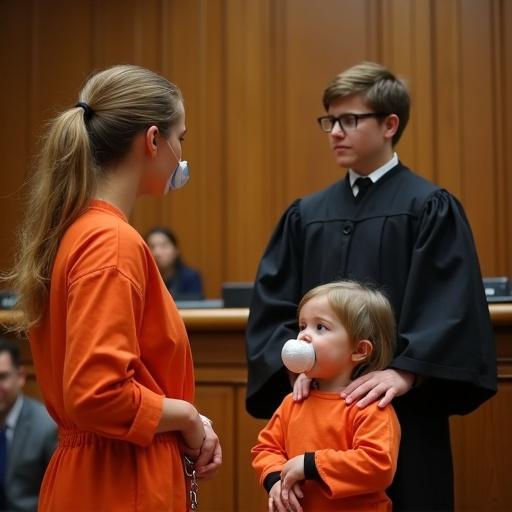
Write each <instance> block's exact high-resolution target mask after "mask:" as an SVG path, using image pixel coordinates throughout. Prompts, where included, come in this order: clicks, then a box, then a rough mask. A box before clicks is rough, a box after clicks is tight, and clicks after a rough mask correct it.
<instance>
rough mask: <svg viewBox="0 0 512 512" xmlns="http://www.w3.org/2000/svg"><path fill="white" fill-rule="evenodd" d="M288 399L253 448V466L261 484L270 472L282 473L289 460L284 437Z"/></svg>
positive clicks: (261, 433) (271, 419) (262, 431)
mask: <svg viewBox="0 0 512 512" xmlns="http://www.w3.org/2000/svg"><path fill="white" fill-rule="evenodd" d="M287 400H288V397H287V398H285V399H284V401H283V403H282V404H281V405H280V406H279V407H278V409H277V410H276V412H275V413H274V414H273V416H272V418H270V421H269V422H268V423H267V425H266V426H265V427H264V428H263V430H261V432H260V434H259V436H258V441H257V443H256V445H255V446H254V447H253V448H252V450H251V455H252V467H253V468H254V469H255V470H256V473H257V475H258V478H259V482H260V484H261V485H263V483H264V482H265V478H267V476H268V475H269V474H270V473H273V472H275V471H278V472H279V473H280V472H281V470H282V469H283V466H284V465H285V464H286V462H287V461H288V455H287V453H286V447H285V438H284V433H285V432H286V427H285V424H284V423H285V417H286V413H285V411H286V403H287Z"/></svg>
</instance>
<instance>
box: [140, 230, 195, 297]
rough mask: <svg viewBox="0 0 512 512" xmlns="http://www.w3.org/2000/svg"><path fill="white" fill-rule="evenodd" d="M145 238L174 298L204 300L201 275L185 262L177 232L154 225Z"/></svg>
mask: <svg viewBox="0 0 512 512" xmlns="http://www.w3.org/2000/svg"><path fill="white" fill-rule="evenodd" d="M145 238H146V242H147V244H148V245H149V248H150V249H151V252H152V253H153V257H154V258H155V261H156V264H157V265H158V269H159V270H160V274H162V279H163V280H164V283H165V286H167V289H168V290H169V292H170V293H171V295H172V297H173V299H174V300H203V299H204V295H203V283H202V280H201V275H200V274H199V272H197V271H196V270H194V269H192V268H190V267H187V266H186V265H185V264H184V263H183V261H182V259H181V255H180V249H179V246H178V240H177V238H176V236H175V234H174V233H173V232H172V231H171V230H170V229H167V228H163V227H154V228H153V229H151V230H150V231H149V233H148V234H147V235H146V237H145Z"/></svg>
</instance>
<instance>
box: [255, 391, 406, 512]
mask: <svg viewBox="0 0 512 512" xmlns="http://www.w3.org/2000/svg"><path fill="white" fill-rule="evenodd" d="M399 443H400V424H399V423H398V419H397V417H396V414H395V411H394V410H393V407H392V406H387V407H385V408H384V409H379V407H378V406H377V404H376V403H373V404H371V405H369V406H368V407H365V408H364V409H359V408H358V407H357V406H355V405H352V406H347V405H346V403H345V400H343V399H342V398H341V397H340V395H339V393H327V392H322V391H317V390H314V391H311V393H310V395H309V397H308V398H307V399H305V400H303V401H302V402H294V401H293V398H292V395H291V394H290V395H288V396H286V397H285V399H284V400H283V402H282V404H281V405H280V406H279V408H278V409H277V411H276V412H275V413H274V415H273V416H272V418H271V419H270V421H269V422H268V424H267V425H266V426H265V428H264V429H263V430H262V431H261V432H260V434H259V436H258V442H257V444H256V445H255V446H254V447H253V449H252V456H253V462H252V465H253V467H254V468H255V470H256V472H257V473H258V476H259V479H260V483H261V484H263V483H264V481H265V479H266V478H267V476H268V475H269V474H271V473H274V472H280V471H281V470H282V468H283V466H284V464H285V463H286V462H287V461H288V460H290V459H292V458H293V457H295V456H297V455H303V454H305V453H306V452H314V461H315V465H316V469H317V471H318V475H319V477H320V479H319V480H305V481H304V482H302V484H301V487H302V490H303V493H304V498H303V499H302V500H301V505H302V507H303V509H304V512H327V511H330V510H333V511H340V510H344V511H358V512H362V511H365V512H367V511H368V512H369V511H390V510H391V501H390V499H389V498H388V496H387V495H386V492H385V491H386V488H387V487H388V486H389V485H390V484H391V481H392V480H393V475H394V473H395V470H396V462H397V457H398V447H399Z"/></svg>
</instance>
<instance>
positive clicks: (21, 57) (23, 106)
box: [0, 2, 33, 270]
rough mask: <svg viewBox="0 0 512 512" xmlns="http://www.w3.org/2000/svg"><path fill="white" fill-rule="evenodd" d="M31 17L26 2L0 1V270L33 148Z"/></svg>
mask: <svg viewBox="0 0 512 512" xmlns="http://www.w3.org/2000/svg"><path fill="white" fill-rule="evenodd" d="M30 16H31V12H30V6H29V5H28V3H27V2H23V3H22V2H19V3H14V2H0V49H1V50H0V69H1V70H2V77H1V78H0V110H1V112H2V115H1V119H2V123H1V126H0V130H1V136H0V204H1V206H0V208H1V216H0V270H4V269H5V268H6V266H7V265H8V264H9V262H10V261H11V259H12V255H13V241H14V238H15V234H14V232H15V229H16V226H17V223H18V220H19V218H20V217H21V215H22V211H23V209H22V205H21V201H20V198H21V187H22V184H23V182H24V180H25V175H26V171H27V168H28V163H29V160H30V159H29V154H30V153H31V151H32V142H33V141H32V140H31V138H30V112H31V105H30V101H29V98H30V77H31V71H30V62H31V38H32V32H31V25H30ZM27 20H28V21H27Z"/></svg>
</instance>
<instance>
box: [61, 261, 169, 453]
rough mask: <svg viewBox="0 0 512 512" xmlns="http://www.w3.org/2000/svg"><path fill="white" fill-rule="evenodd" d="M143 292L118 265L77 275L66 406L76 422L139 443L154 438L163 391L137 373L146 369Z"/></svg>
mask: <svg viewBox="0 0 512 512" xmlns="http://www.w3.org/2000/svg"><path fill="white" fill-rule="evenodd" d="M142 312H143V297H142V294H141V291H140V289H139V288H138V287H137V285H136V284H135V283H134V282H133V281H132V280H131V279H130V278H129V277H127V276H126V275H124V274H123V273H122V272H121V271H120V270H118V269H117V268H116V267H109V268H104V269H101V270H96V271H94V272H91V273H89V274H86V275H85V276H82V277H79V278H78V279H76V280H75V281H74V282H73V283H72V284H71V285H70V287H69V290H68V304H67V312H66V313H64V312H63V314H67V318H66V325H67V345H66V354H65V360H64V374H63V381H64V382H63V389H64V397H63V398H64V406H65V409H66V412H67V414H68V415H69V418H70V419H71V421H72V422H74V424H75V425H76V427H77V428H78V429H80V430H88V431H92V432H95V433H97V434H100V435H102V436H105V437H110V438H114V439H122V440H125V441H129V442H132V443H135V444H138V445H140V446H147V445H149V444H150V443H151V441H152V439H153V436H154V434H155V431H156V428H157V426H158V423H159V421H160V418H161V414H162V405H163V396H162V395H160V394H158V393H155V392H154V391H152V390H150V389H148V388H147V387H145V386H143V385H142V384H141V383H140V382H137V380H136V379H135V378H134V375H135V373H136V372H137V369H139V370H140V371H143V369H142V368H141V367H142V362H141V360H140V351H139V344H138V327H137V326H138V325H139V323H140V319H141V317H142Z"/></svg>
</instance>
